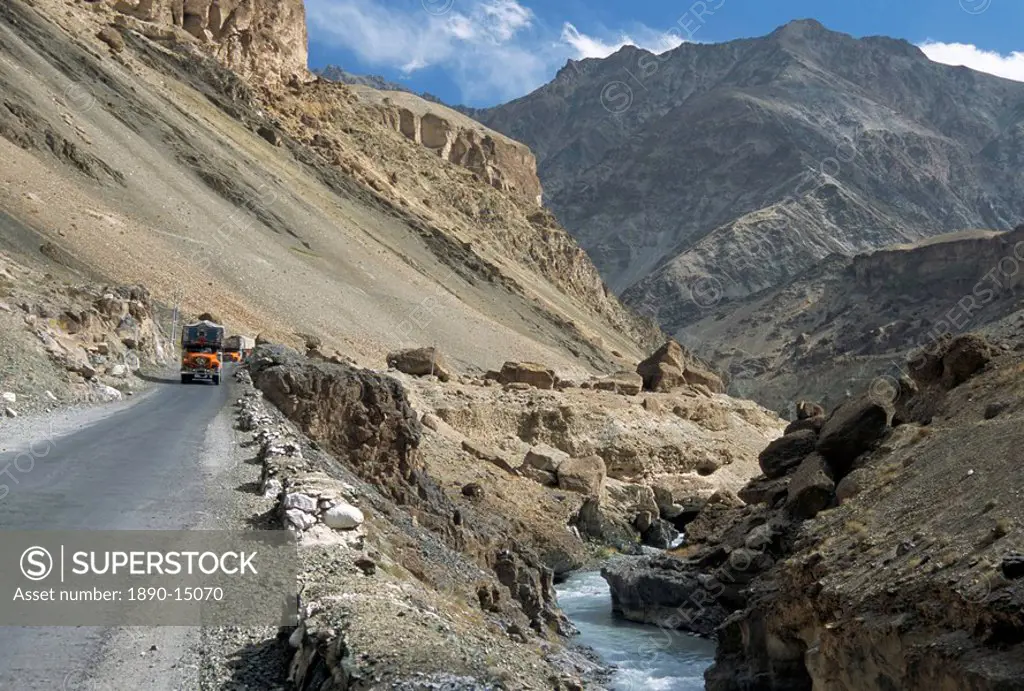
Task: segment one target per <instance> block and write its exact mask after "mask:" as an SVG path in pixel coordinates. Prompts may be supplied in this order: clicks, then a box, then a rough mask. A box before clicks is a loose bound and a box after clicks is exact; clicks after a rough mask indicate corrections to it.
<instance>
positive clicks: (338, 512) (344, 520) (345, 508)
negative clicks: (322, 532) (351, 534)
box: [324, 501, 364, 530]
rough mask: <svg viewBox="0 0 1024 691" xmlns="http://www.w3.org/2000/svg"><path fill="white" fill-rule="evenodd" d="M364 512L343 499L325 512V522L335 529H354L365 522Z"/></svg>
mask: <svg viewBox="0 0 1024 691" xmlns="http://www.w3.org/2000/svg"><path fill="white" fill-rule="evenodd" d="M363 520H364V517H363V512H362V511H360V510H359V509H358V508H356V507H354V506H352V505H351V504H348V503H346V502H343V501H339V502H337V503H335V504H334V505H333V506H331V508H329V509H327V510H326V511H325V512H324V523H325V524H327V527H329V528H333V529H334V530H352V529H354V528H358V527H359V526H361V525H362V524H363Z"/></svg>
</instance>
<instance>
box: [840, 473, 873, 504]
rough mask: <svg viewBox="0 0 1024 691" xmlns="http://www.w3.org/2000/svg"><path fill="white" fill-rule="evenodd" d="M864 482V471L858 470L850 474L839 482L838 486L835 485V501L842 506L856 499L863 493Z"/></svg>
mask: <svg viewBox="0 0 1024 691" xmlns="http://www.w3.org/2000/svg"><path fill="white" fill-rule="evenodd" d="M866 480H867V471H866V470H864V469H859V468H858V469H856V470H853V471H852V472H850V473H849V474H848V475H847V476H846V477H844V478H843V479H842V480H840V481H839V484H837V485H836V501H838V502H839V504H840V505H842V504H844V503H846V502H848V501H849V500H850V499H853V498H854V497H856V496H857V495H858V494H860V493H861V492H863V491H864V486H865V481H866Z"/></svg>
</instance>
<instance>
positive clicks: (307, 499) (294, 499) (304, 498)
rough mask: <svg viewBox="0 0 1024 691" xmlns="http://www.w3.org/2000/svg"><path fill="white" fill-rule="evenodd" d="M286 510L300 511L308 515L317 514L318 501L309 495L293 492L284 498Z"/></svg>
mask: <svg viewBox="0 0 1024 691" xmlns="http://www.w3.org/2000/svg"><path fill="white" fill-rule="evenodd" d="M284 508H285V509H299V510H300V511H305V512H306V513H315V512H316V499H314V498H313V497H311V496H309V495H308V494H300V493H298V492H292V493H290V494H286V495H285V496H284Z"/></svg>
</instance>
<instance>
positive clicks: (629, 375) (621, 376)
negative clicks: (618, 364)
mask: <svg viewBox="0 0 1024 691" xmlns="http://www.w3.org/2000/svg"><path fill="white" fill-rule="evenodd" d="M643 385H644V380H643V377H641V376H640V375H639V374H637V373H636V372H616V373H615V374H612V375H609V376H607V377H605V378H604V379H598V380H597V381H596V382H594V384H593V386H594V388H595V389H597V390H598V391H614V392H615V393H619V394H623V395H624V396H636V395H637V394H638V393H640V391H641V389H643Z"/></svg>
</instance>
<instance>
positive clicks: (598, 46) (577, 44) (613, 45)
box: [562, 22, 683, 59]
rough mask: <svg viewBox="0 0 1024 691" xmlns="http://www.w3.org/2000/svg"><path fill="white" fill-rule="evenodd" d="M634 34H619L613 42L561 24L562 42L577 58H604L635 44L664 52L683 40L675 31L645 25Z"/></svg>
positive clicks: (654, 51) (653, 51) (568, 23)
mask: <svg viewBox="0 0 1024 691" xmlns="http://www.w3.org/2000/svg"><path fill="white" fill-rule="evenodd" d="M636 34H637V36H638V38H633V37H632V36H630V35H628V34H620V35H619V37H618V38H617V39H614V40H613V42H608V41H604V40H601V39H599V38H595V37H593V36H588V35H587V34H584V33H581V32H580V31H579V29H577V28H576V27H575V26H574V25H573V24H571V23H570V22H566V23H565V24H563V25H562V42H563V43H566V44H568V45H569V46H570V47H571V48H572V49H573V50H574V51H575V52H576V55H575V57H576V58H577V59H583V58H605V57H608V56H609V55H611V54H612V53H614V52H616V51H617V50H619V49H620V48H622V47H623V46H626V45H633V46H637V47H638V48H643V49H645V50H649V51H651V52H652V53H664V52H665V51H667V50H672V49H673V48H676V47H677V46H679V44H681V43H682V42H683V40H682V39H681V38H680V37H679V36H678V35H676V34H675V33H671V32H658V31H654V30H652V29H649V28H647V27H640V28H639V29H637V31H636Z"/></svg>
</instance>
